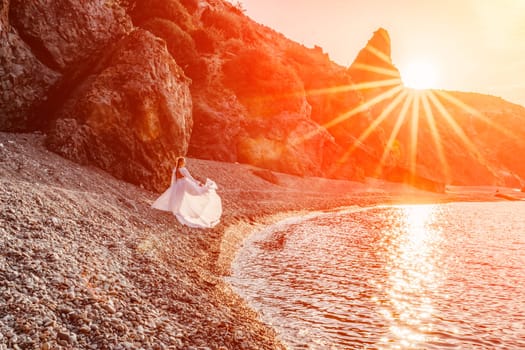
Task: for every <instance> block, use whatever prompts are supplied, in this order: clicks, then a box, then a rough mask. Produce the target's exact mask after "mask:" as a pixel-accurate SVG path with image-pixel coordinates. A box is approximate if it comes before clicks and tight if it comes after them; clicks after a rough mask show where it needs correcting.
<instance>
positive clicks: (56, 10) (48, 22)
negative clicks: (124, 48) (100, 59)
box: [10, 0, 131, 71]
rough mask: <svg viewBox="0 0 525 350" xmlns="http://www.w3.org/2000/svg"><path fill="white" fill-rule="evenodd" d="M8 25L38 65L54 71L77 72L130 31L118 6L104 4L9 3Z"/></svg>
mask: <svg viewBox="0 0 525 350" xmlns="http://www.w3.org/2000/svg"><path fill="white" fill-rule="evenodd" d="M10 21H11V23H13V25H14V26H15V27H16V28H17V30H18V33H19V34H20V36H21V37H22V38H23V39H24V40H25V41H26V42H27V43H28V44H29V45H30V46H31V47H32V49H33V51H34V52H35V53H37V54H38V57H39V59H40V61H42V62H43V63H44V64H46V65H47V66H48V67H50V68H53V69H55V70H57V71H65V70H67V69H78V65H80V64H82V63H83V62H85V61H86V60H88V59H89V58H91V57H93V56H96V54H97V53H98V52H99V51H100V50H101V49H102V48H104V47H106V46H107V45H108V44H109V43H111V42H112V41H115V40H116V39H118V38H119V37H122V36H123V35H124V34H126V33H127V32H129V31H130V30H131V21H130V19H129V17H128V16H127V15H126V12H125V10H124V8H122V7H121V6H120V5H119V2H118V1H109V2H108V1H105V0H87V1H78V0H53V1H50V0H32V1H26V0H11V9H10Z"/></svg>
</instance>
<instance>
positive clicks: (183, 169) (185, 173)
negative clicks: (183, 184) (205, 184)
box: [179, 167, 200, 184]
mask: <svg viewBox="0 0 525 350" xmlns="http://www.w3.org/2000/svg"><path fill="white" fill-rule="evenodd" d="M179 171H180V173H181V174H182V176H184V177H187V178H188V179H189V180H191V181H193V182H195V183H198V184H200V182H199V181H197V180H195V179H194V178H193V176H191V174H190V172H189V171H188V169H186V168H185V167H183V168H179Z"/></svg>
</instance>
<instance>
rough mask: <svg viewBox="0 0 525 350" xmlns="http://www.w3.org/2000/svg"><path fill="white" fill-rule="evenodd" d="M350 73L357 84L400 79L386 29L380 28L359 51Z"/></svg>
mask: <svg viewBox="0 0 525 350" xmlns="http://www.w3.org/2000/svg"><path fill="white" fill-rule="evenodd" d="M349 72H350V75H351V76H352V78H353V79H354V81H357V82H363V81H379V80H384V79H396V78H400V74H399V71H398V69H397V68H396V67H395V66H394V64H393V63H392V57H391V47H390V35H389V34H388V32H387V30H386V29H384V28H379V29H378V30H376V31H375V32H374V35H372V38H371V39H370V40H368V43H367V44H366V46H365V47H364V48H363V49H362V50H361V51H359V54H358V55H357V57H356V59H355V61H354V63H352V65H351V66H350V68H349Z"/></svg>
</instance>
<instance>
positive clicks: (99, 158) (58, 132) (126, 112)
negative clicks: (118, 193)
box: [47, 29, 192, 191]
mask: <svg viewBox="0 0 525 350" xmlns="http://www.w3.org/2000/svg"><path fill="white" fill-rule="evenodd" d="M189 84H190V81H189V79H187V78H186V76H185V75H184V73H183V71H182V69H181V68H180V67H179V66H178V65H177V64H176V63H175V61H174V60H173V58H172V57H171V56H170V55H169V53H168V51H167V49H166V45H165V43H164V41H162V40H161V39H159V38H157V37H155V36H154V35H153V34H151V33H149V32H147V31H144V30H140V29H139V30H136V31H134V32H132V33H131V34H130V35H129V36H127V37H125V38H124V39H122V40H121V42H119V43H118V44H117V45H116V48H115V49H114V50H113V52H111V53H110V54H109V55H108V57H106V58H105V59H104V60H102V62H101V63H100V68H99V69H97V70H95V71H94V72H93V74H92V75H91V76H89V77H88V78H87V79H86V80H85V82H84V83H83V84H82V85H81V86H79V87H78V89H77V90H76V91H75V92H74V93H73V94H72V95H71V97H70V98H69V100H68V101H66V103H65V104H64V107H63V108H62V109H61V110H60V111H59V113H58V116H57V120H56V122H55V123H54V125H53V127H52V128H51V130H50V135H49V139H48V142H47V144H48V147H49V148H50V149H52V150H54V151H56V152H57V153H59V154H61V155H63V156H65V157H67V158H69V159H72V160H74V161H77V162H80V163H85V164H87V163H91V164H95V165H97V166H99V167H101V168H102V169H105V170H107V171H108V172H110V173H111V174H113V175H114V176H115V177H117V178H120V179H124V180H126V181H129V182H131V183H134V184H138V185H142V186H144V187H145V188H148V189H151V190H157V191H161V190H162V189H165V187H166V186H167V184H168V182H169V179H170V173H171V169H172V167H173V164H174V161H175V158H176V157H177V156H179V155H184V154H186V151H187V148H188V143H189V138H190V135H191V129H192V118H191V109H192V102H191V95H190V91H189Z"/></svg>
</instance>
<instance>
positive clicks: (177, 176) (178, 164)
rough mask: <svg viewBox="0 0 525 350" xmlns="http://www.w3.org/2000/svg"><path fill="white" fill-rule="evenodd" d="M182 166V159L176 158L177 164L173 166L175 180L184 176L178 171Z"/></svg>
mask: <svg viewBox="0 0 525 350" xmlns="http://www.w3.org/2000/svg"><path fill="white" fill-rule="evenodd" d="M183 166H184V157H177V163H176V165H175V178H176V179H180V178H183V177H184V176H183V175H182V174H181V173H180V171H179V169H180V168H182V167H183Z"/></svg>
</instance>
